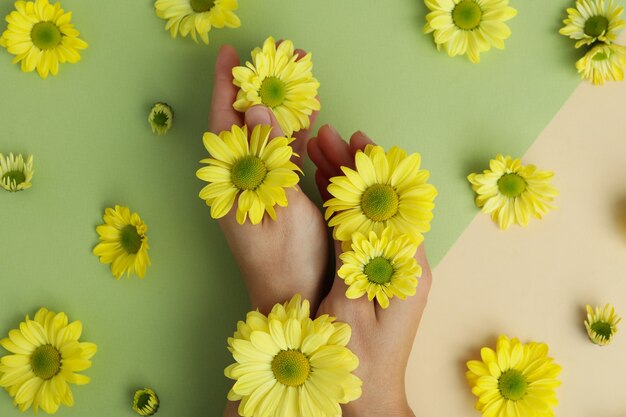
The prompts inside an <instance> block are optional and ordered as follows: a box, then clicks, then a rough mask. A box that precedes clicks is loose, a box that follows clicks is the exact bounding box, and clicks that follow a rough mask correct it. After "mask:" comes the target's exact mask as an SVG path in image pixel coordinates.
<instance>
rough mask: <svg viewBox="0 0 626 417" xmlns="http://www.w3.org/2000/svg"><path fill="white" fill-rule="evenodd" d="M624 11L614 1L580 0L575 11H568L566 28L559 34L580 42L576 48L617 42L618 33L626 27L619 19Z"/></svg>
mask: <svg viewBox="0 0 626 417" xmlns="http://www.w3.org/2000/svg"><path fill="white" fill-rule="evenodd" d="M623 11H624V8H623V7H618V6H616V5H615V3H613V0H578V1H577V2H576V8H575V9H574V8H568V9H567V13H568V16H567V19H565V20H564V21H563V23H565V26H564V27H563V28H561V30H559V33H560V34H561V35H565V36H569V37H570V38H572V39H576V40H578V42H576V48H580V47H581V46H583V45H593V44H594V43H596V42H598V41H600V42H604V43H607V44H610V43H612V42H614V41H615V38H616V36H617V31H618V30H619V29H621V28H623V27H624V26H626V22H624V21H623V20H622V19H620V18H619V16H620V15H621V14H622V12H623Z"/></svg>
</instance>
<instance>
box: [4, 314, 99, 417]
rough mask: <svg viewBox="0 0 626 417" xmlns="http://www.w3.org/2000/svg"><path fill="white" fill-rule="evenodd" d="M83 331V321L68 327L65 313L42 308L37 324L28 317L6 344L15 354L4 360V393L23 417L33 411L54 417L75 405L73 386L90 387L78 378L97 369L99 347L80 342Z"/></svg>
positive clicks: (12, 331) (81, 378)
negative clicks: (62, 407) (93, 366)
mask: <svg viewBox="0 0 626 417" xmlns="http://www.w3.org/2000/svg"><path fill="white" fill-rule="evenodd" d="M82 329H83V328H82V324H81V322H80V321H74V322H72V323H68V318H67V316H66V315H65V313H58V314H55V313H53V312H52V311H48V310H47V309H45V308H41V309H39V311H38V312H37V313H36V314H35V317H34V319H33V320H31V319H30V318H29V317H28V316H26V320H25V321H24V322H22V323H20V326H19V329H14V330H11V331H9V337H8V338H5V339H2V340H0V345H1V346H2V347H3V348H5V349H6V350H8V351H9V352H11V353H12V354H11V355H7V356H4V357H2V359H1V360H0V387H2V388H4V389H6V390H7V391H8V392H9V395H10V396H11V397H13V401H14V403H15V405H17V406H18V407H19V409H20V410H21V411H26V410H28V409H29V408H30V407H33V409H34V410H35V412H37V410H38V409H42V410H43V411H45V412H46V413H48V414H54V413H56V412H57V410H58V409H59V406H60V405H61V404H65V405H67V406H70V407H71V406H72V405H74V397H73V395H72V391H71V390H70V386H69V384H76V385H84V384H87V383H89V378H88V377H86V376H84V375H81V374H78V373H77V372H81V371H84V370H85V369H88V368H90V367H91V358H92V357H93V355H95V353H96V350H97V348H96V345H94V344H93V343H86V342H80V341H79V339H80V335H81V333H82Z"/></svg>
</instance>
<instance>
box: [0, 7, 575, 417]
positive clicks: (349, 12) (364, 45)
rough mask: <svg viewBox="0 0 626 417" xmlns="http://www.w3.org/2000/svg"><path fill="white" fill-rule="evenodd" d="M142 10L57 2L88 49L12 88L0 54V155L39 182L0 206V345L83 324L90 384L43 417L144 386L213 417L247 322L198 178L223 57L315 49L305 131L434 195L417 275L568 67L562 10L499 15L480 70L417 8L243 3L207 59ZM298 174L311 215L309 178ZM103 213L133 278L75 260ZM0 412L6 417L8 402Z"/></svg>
mask: <svg viewBox="0 0 626 417" xmlns="http://www.w3.org/2000/svg"><path fill="white" fill-rule="evenodd" d="M153 3H154V2H153V1H151V0H133V1H128V0H110V1H106V2H96V1H85V0H64V1H63V6H64V8H65V9H66V10H71V11H73V13H74V15H73V23H75V25H76V27H77V28H78V29H79V30H80V32H81V35H82V38H83V39H85V40H86V41H87V42H88V43H89V49H87V50H86V51H84V52H83V53H82V56H83V60H82V61H81V62H80V63H79V64H77V65H68V64H66V65H62V66H61V70H60V74H59V76H58V77H51V78H49V79H47V80H41V79H40V78H39V77H38V76H37V75H36V74H35V73H30V74H25V73H22V72H20V71H19V67H18V66H17V65H12V64H11V59H12V56H10V55H9V54H8V53H7V52H6V50H0V83H1V85H2V90H1V100H0V152H3V153H8V152H21V153H27V154H31V153H32V154H34V162H35V170H36V173H35V177H34V180H33V188H31V189H30V190H28V191H27V192H21V193H16V194H11V193H5V192H0V215H1V217H0V218H1V219H2V227H1V229H0V297H1V298H0V300H1V301H0V306H1V309H0V313H1V314H0V334H1V335H5V334H6V333H7V332H8V331H9V330H10V329H12V328H15V327H16V326H17V324H18V323H19V322H20V321H21V320H22V319H23V317H24V316H25V315H26V314H30V315H31V316H32V314H34V313H35V311H36V310H37V309H38V308H39V307H40V306H47V307H48V308H50V309H52V310H55V311H65V312H67V313H68V315H69V316H70V319H72V320H81V321H82V322H83V325H84V333H83V340H85V341H92V342H95V343H97V344H98V346H99V351H98V353H97V355H96V356H95V358H94V362H93V363H94V365H93V367H92V368H91V369H89V370H88V371H86V372H85V373H86V374H87V375H88V376H90V377H92V382H91V383H90V384H89V385H87V386H84V387H76V388H75V389H74V390H73V392H74V395H75V399H76V405H75V406H74V407H73V408H62V409H61V410H60V411H59V412H58V415H59V416H69V415H73V416H90V417H99V416H102V417H105V416H106V417H110V416H112V415H113V416H118V417H119V416H125V415H128V416H131V415H133V412H132V411H131V409H130V402H131V395H132V392H133V391H134V389H135V388H137V387H142V386H150V387H152V388H154V389H155V390H156V391H157V392H158V394H159V396H160V397H161V400H162V401H161V402H162V409H161V411H160V412H159V415H160V416H162V417H166V416H186V417H196V416H197V417H200V416H218V415H220V414H221V411H222V408H223V405H224V398H225V395H226V392H227V390H228V386H229V382H228V381H227V380H226V379H225V378H224V377H223V374H222V372H223V368H224V367H225V366H226V365H227V364H228V363H229V362H230V361H229V358H228V352H227V351H226V348H225V342H226V338H227V336H228V335H230V334H231V333H232V331H234V329H235V323H236V320H238V319H241V318H243V316H244V313H245V311H246V310H247V309H248V302H247V297H246V293H245V289H244V287H243V285H242V283H241V280H240V277H239V272H238V270H237V267H236V265H235V263H234V260H233V257H232V255H231V254H230V253H229V250H228V248H227V246H226V244H225V241H224V239H223V237H222V235H221V232H220V230H219V228H218V226H217V224H216V223H215V222H214V221H213V220H211V218H210V215H209V209H208V207H206V206H205V205H204V202H203V201H201V200H200V199H199V198H198V197H197V193H198V191H199V190H200V188H201V187H202V184H201V182H200V181H199V180H197V179H196V178H195V171H196V169H197V168H198V167H199V166H200V164H199V163H198V161H199V160H200V159H201V158H203V157H204V156H205V150H204V149H203V146H202V143H201V135H202V133H203V132H204V131H205V129H206V119H207V113H208V111H209V103H210V96H211V90H212V86H211V79H212V75H213V74H212V72H213V63H214V61H215V55H216V52H217V50H218V48H219V46H220V45H221V44H225V43H231V44H233V45H235V46H236V48H237V49H238V50H239V52H240V54H241V55H242V56H244V57H246V58H247V57H249V51H250V50H251V49H252V48H254V47H255V46H257V45H260V44H261V43H262V42H263V40H264V39H265V38H266V37H267V36H269V35H273V36H275V37H276V38H289V39H292V40H293V41H294V42H295V44H296V45H297V46H298V47H301V48H304V49H306V50H309V51H312V52H313V56H314V62H315V67H314V73H315V76H316V77H317V78H318V79H319V80H320V82H321V89H320V95H321V99H322V112H321V114H320V117H319V120H318V126H321V124H323V123H330V122H332V123H333V124H334V125H335V126H336V127H337V128H338V130H339V131H340V132H341V133H342V134H344V135H349V134H351V133H352V132H353V131H355V130H363V131H365V132H366V133H367V134H368V135H370V136H371V137H372V138H373V139H375V140H376V141H378V142H379V143H380V144H382V145H384V146H387V147H388V146H391V145H394V144H396V145H400V146H402V147H404V148H406V149H407V150H409V151H419V152H421V153H422V157H423V165H424V166H425V167H426V168H428V169H430V170H431V173H432V177H431V178H432V182H433V183H434V184H435V185H436V186H437V187H438V188H439V191H440V195H439V197H438V198H437V201H436V203H437V208H436V213H435V220H434V222H433V225H432V232H431V233H429V234H428V235H427V241H426V246H427V248H428V253H429V256H430V260H431V263H432V264H434V265H436V264H437V263H438V262H439V260H440V259H441V258H442V256H443V255H444V254H445V252H446V250H447V249H448V248H449V247H450V246H451V245H452V243H453V242H454V241H455V239H456V238H457V237H458V236H459V235H460V234H461V232H462V231H463V229H464V228H465V227H466V226H467V225H468V223H469V221H470V220H471V219H472V217H473V216H474V215H475V214H476V212H477V210H476V208H475V207H474V205H473V199H472V193H471V191H470V189H469V186H468V184H467V183H466V180H465V176H466V175H467V174H468V173H469V172H471V171H473V170H478V169H482V168H484V167H485V166H486V163H487V160H488V159H489V158H491V157H493V156H494V155H495V154H496V153H498V152H501V153H510V154H512V155H516V156H519V155H522V154H523V153H524V151H525V150H526V149H527V148H528V147H529V145H530V144H531V143H532V142H533V140H534V139H535V138H536V137H537V135H538V134H539V132H540V131H541V130H542V128H543V127H544V126H545V125H546V124H547V123H548V122H549V120H550V119H551V118H552V116H553V115H554V114H555V112H556V111H557V110H558V109H559V107H560V106H561V105H562V103H563V102H564V101H565V100H566V99H567V97H568V96H569V94H570V93H571V92H572V91H573V89H574V88H575V87H576V86H577V85H578V82H579V81H578V76H577V74H576V72H575V69H574V67H573V64H574V60H575V58H576V52H575V51H574V49H573V47H572V44H571V42H570V41H569V40H567V39H565V38H564V37H562V36H559V35H558V34H557V31H558V28H559V27H560V21H561V20H562V19H563V17H564V14H565V12H564V9H565V7H566V6H568V5H570V2H569V1H565V0H555V1H549V2H545V1H523V0H517V1H514V2H513V3H512V5H513V6H514V7H516V8H517V9H518V10H519V15H518V16H517V17H516V18H515V19H513V20H512V21H511V22H510V27H511V29H512V31H513V36H512V37H511V38H510V39H509V40H508V41H507V48H506V50H504V51H498V50H493V51H492V52H489V53H487V54H483V55H482V63H481V64H479V65H474V64H471V63H470V62H469V61H467V60H466V59H465V58H464V57H457V58H454V59H451V58H448V57H447V55H446V54H445V53H444V52H437V50H436V48H435V47H434V45H433V43H432V36H427V35H424V34H422V26H423V23H424V16H425V14H426V8H425V6H424V5H423V2H422V1H420V0H393V1H387V2H382V1H376V2H374V1H370V0H315V1H310V0H307V1H304V0H289V1H287V0H263V1H258V0H257V1H249V0H243V1H242V2H241V5H240V10H239V12H238V14H239V16H240V17H241V20H242V27H241V28H239V29H236V30H233V29H224V30H215V31H213V32H212V33H211V36H210V37H211V45H210V46H208V47H207V46H204V45H196V44H194V43H193V42H192V41H191V40H190V39H180V38H179V39H171V38H170V36H169V33H168V32H166V31H165V30H164V25H165V22H164V21H162V20H160V19H158V18H157V17H156V15H155V13H154V9H153ZM11 10H12V4H11V2H9V1H3V2H1V3H0V14H1V15H6V14H8V13H9V12H10V11H11ZM2 30H4V25H3V26H2ZM155 101H166V102H168V103H170V104H171V105H172V106H173V107H174V109H175V111H176V119H175V125H174V128H173V130H172V131H171V132H170V133H169V134H168V135H167V136H165V137H156V136H154V135H153V134H152V133H151V131H150V128H149V126H148V123H147V121H146V119H147V114H148V111H149V109H150V107H151V105H152V103H153V102H155ZM306 174H307V176H306V177H305V179H304V180H303V181H304V188H305V191H307V192H308V193H309V194H310V195H311V196H312V197H313V198H314V199H315V200H316V201H317V202H319V198H318V196H317V192H316V191H315V190H314V188H313V186H312V181H311V180H312V177H313V175H312V174H313V169H312V166H311V165H310V164H308V165H307V170H306ZM115 204H122V205H128V206H130V208H131V210H134V211H137V212H139V214H140V215H141V217H142V219H143V220H144V221H145V222H146V223H147V224H148V227H149V231H148V237H149V242H150V245H151V247H152V248H151V250H150V257H151V259H152V262H153V266H152V267H151V268H149V270H148V273H147V275H146V278H145V280H143V281H140V280H138V279H137V278H133V279H131V280H125V279H124V280H121V281H116V280H115V279H113V277H112V275H111V273H110V271H109V268H108V267H107V266H104V265H100V264H99V263H98V260H97V258H96V257H94V256H93V255H92V254H91V250H92V248H93V246H94V245H95V244H96V243H97V235H96V232H95V227H96V225H98V224H99V223H100V222H101V216H102V212H103V210H104V208H105V207H109V206H112V205H115ZM31 412H32V411H29V413H31ZM0 415H1V416H3V417H5V416H17V415H20V413H19V412H18V411H17V409H16V408H14V407H13V406H12V401H11V399H10V398H9V396H8V395H4V394H2V395H0Z"/></svg>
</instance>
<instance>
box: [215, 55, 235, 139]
mask: <svg viewBox="0 0 626 417" xmlns="http://www.w3.org/2000/svg"><path fill="white" fill-rule="evenodd" d="M238 65H239V56H238V55H237V51H236V50H235V48H233V47H232V46H230V45H224V46H222V48H220V51H219V52H218V54H217V60H216V62H215V75H214V78H215V79H214V82H213V98H212V100H211V111H210V112H209V128H210V130H211V131H212V132H213V133H215V134H218V133H219V132H221V131H223V130H229V129H230V128H231V126H232V125H238V126H241V124H242V116H241V114H240V113H239V112H237V111H236V110H235V109H234V108H233V103H234V102H235V100H236V98H237V91H238V88H237V86H235V85H234V84H233V68H234V67H236V66H238Z"/></svg>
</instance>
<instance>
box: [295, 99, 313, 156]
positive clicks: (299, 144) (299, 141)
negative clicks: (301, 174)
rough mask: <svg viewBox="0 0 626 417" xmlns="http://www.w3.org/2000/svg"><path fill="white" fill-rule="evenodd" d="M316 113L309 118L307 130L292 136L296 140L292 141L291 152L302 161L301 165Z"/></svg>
mask: <svg viewBox="0 0 626 417" xmlns="http://www.w3.org/2000/svg"><path fill="white" fill-rule="evenodd" d="M318 100H319V97H318ZM318 113H319V112H317V111H314V112H313V113H312V114H311V115H310V116H309V128H308V129H306V130H300V131H298V132H295V133H294V134H293V137H294V138H295V139H296V140H294V141H293V142H292V143H291V146H292V147H293V150H294V151H295V152H296V153H298V154H299V155H300V159H301V160H302V163H304V161H305V158H306V155H307V142H308V141H309V138H310V137H311V130H312V129H313V126H315V121H316V120H317V114H318Z"/></svg>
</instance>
